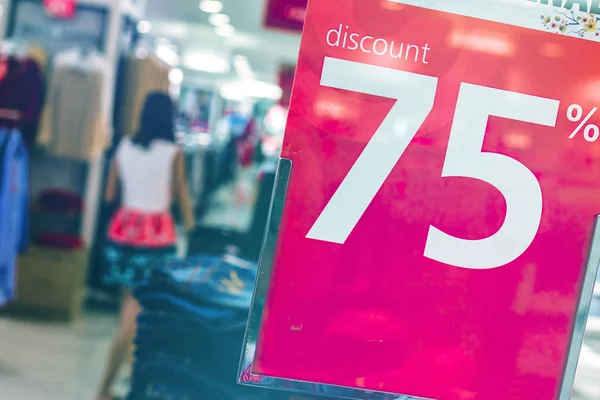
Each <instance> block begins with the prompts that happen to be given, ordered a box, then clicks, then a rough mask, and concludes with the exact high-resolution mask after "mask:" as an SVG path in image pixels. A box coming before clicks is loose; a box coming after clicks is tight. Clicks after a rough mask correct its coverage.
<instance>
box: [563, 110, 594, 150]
mask: <svg viewBox="0 0 600 400" xmlns="http://www.w3.org/2000/svg"><path fill="white" fill-rule="evenodd" d="M596 111H598V107H594V108H592V111H590V112H589V113H588V115H586V116H585V118H583V107H581V106H580V105H579V104H571V105H570V106H569V109H568V110H567V118H568V119H569V121H571V122H579V125H577V128H575V130H574V131H573V132H572V133H571V135H570V136H569V139H573V138H574V137H575V136H577V134H578V133H579V132H581V129H582V128H583V137H584V139H585V140H587V141H588V142H595V141H596V140H598V138H600V128H598V125H595V124H588V121H589V120H590V118H592V116H593V115H594V114H595V113H596Z"/></svg>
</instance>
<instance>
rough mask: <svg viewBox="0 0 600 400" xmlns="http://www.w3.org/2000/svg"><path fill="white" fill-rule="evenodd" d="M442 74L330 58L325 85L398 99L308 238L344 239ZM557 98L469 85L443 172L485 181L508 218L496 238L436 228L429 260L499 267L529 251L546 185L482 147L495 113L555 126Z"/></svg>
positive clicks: (429, 104) (429, 103)
mask: <svg viewBox="0 0 600 400" xmlns="http://www.w3.org/2000/svg"><path fill="white" fill-rule="evenodd" d="M437 82H438V80H437V78H434V77H431V76H427V75H421V74H415V73H411V72H406V71H400V70H395V69H390V68H384V67H378V66H374V65H369V64H362V63H357V62H353V61H346V60H340V59H335V58H330V57H326V58H325V64H324V67H323V73H322V75H321V85H322V86H328V87H332V88H336V89H343V90H350V91H354V92H359V93H365V94H370V95H374V96H381V97H387V98H392V99H396V103H395V104H394V106H393V107H392V109H391V110H390V112H389V113H388V114H387V116H386V117H385V119H384V120H383V122H382V123H381V125H380V126H379V128H378V129H377V131H376V132H375V134H374V135H373V137H372V139H371V140H370V141H369V143H368V144H367V146H366V147H365V149H364V150H363V152H362V153H361V154H360V156H359V157H358V159H357V160H356V162H355V163H354V165H353V166H352V168H351V169H350V171H349V172H348V174H347V175H346V177H345V178H344V180H343V181H342V183H341V184H340V186H339V188H338V189H337V191H336V192H335V193H334V195H333V197H332V198H331V200H330V201H329V203H327V205H326V207H325V209H324V210H323V212H321V214H320V215H319V217H318V219H317V220H316V222H315V223H314V225H313V226H312V228H311V229H310V231H309V232H308V234H307V236H306V237H307V238H309V239H315V240H321V241H325V242H332V243H339V244H343V243H344V242H345V241H346V239H347V238H348V236H349V235H350V233H351V232H352V230H353V229H354V227H355V226H356V224H357V223H358V221H359V219H360V218H361V217H362V215H363V214H364V212H365V210H366V209H367V207H368V206H369V204H370V203H371V201H372V200H373V198H374V197H375V195H376V194H377V192H378V191H379V189H380V188H381V186H382V185H383V183H384V182H385V180H386V179H387V177H388V176H389V174H390V172H391V171H392V169H393V168H394V166H395V165H396V163H397V162H398V160H399V159H400V157H401V156H402V154H403V153H404V151H405V150H406V148H407V147H408V145H409V144H410V142H411V140H412V139H413V138H414V136H415V135H416V134H417V131H418V130H419V128H420V127H421V125H422V124H423V122H424V121H425V119H426V118H427V116H428V115H429V113H430V112H431V109H432V108H433V102H434V99H435V94H436V90H437ZM559 105H560V102H559V101H558V100H552V99H547V98H543V97H536V96H530V95H526V94H522V93H516V92H509V91H506V90H500V89H494V88H489V87H485V86H478V85H472V84H468V83H462V84H461V87H460V92H459V95H458V101H457V104H456V111H455V114H454V120H453V123H452V129H451V131H450V140H449V142H448V148H447V152H446V158H445V161H444V167H443V170H442V177H451V176H454V177H465V178H472V179H478V180H481V181H483V182H486V183H488V184H490V185H492V186H494V187H495V188H496V189H498V190H499V191H500V193H502V195H503V196H504V199H505V200H506V217H505V220H504V223H503V224H502V226H501V227H500V229H499V230H498V231H497V232H496V233H495V234H494V235H492V236H490V237H487V238H484V239H479V240H466V239H460V238H457V237H454V236H451V235H448V234H446V233H444V232H442V231H441V230H439V229H437V228H435V227H434V226H430V227H429V233H428V235H427V243H426V245H425V253H424V255H425V257H428V258H430V259H433V260H436V261H439V262H442V263H445V264H449V265H453V266H456V267H461V268H469V269H490V268H497V267H500V266H503V265H506V264H507V263H509V262H511V261H513V260H515V259H516V258H518V257H519V256H520V255H521V254H523V253H524V252H525V250H527V248H528V247H529V246H530V245H531V243H532V242H533V239H534V238H535V235H536V233H537V231H538V228H539V225H540V221H541V217H542V190H541V187H540V184H539V182H538V180H537V179H536V177H535V175H533V173H532V172H531V171H530V170H529V169H528V168H527V167H526V166H525V165H523V164H521V163H520V162H519V161H517V160H515V159H513V158H511V157H508V156H505V155H501V154H496V153H488V152H482V146H483V140H484V137H485V130H486V126H487V121H488V118H489V116H497V117H502V118H509V119H513V120H518V121H523V122H529V123H533V124H539V125H545V126H551V127H554V126H555V125H556V119H557V117H558V108H559Z"/></svg>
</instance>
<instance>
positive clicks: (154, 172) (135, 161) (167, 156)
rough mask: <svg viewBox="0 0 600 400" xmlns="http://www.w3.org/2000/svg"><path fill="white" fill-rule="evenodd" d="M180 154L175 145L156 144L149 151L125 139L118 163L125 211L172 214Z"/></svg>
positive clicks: (158, 141) (164, 142) (118, 152)
mask: <svg viewBox="0 0 600 400" xmlns="http://www.w3.org/2000/svg"><path fill="white" fill-rule="evenodd" d="M178 151H179V146H178V145H176V144H175V143H171V142H167V141H164V140H153V141H152V143H151V144H150V146H149V147H148V148H147V149H144V148H142V147H140V146H137V145H135V144H133V143H132V142H131V139H129V138H124V139H123V140H122V141H121V143H120V144H119V149H118V150H117V154H116V160H117V165H118V167H119V178H121V187H122V189H123V199H122V202H123V207H125V208H128V209H131V210H136V211H141V212H146V213H160V212H165V211H169V208H170V205H171V187H172V186H171V183H172V180H173V161H174V159H175V155H176V154H177V152H178Z"/></svg>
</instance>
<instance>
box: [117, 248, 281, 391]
mask: <svg viewBox="0 0 600 400" xmlns="http://www.w3.org/2000/svg"><path fill="white" fill-rule="evenodd" d="M255 277H256V264H253V263H250V262H247V261H244V260H241V259H237V258H235V257H232V256H225V257H221V256H195V257H190V258H188V259H186V260H184V261H180V262H176V263H173V264H171V265H169V266H168V267H166V268H165V269H163V270H159V271H156V272H155V274H154V275H153V276H152V278H151V279H150V280H149V281H148V282H147V283H146V284H143V285H141V286H139V287H138V288H136V290H135V292H134V295H135V297H136V298H137V299H138V301H139V302H140V304H141V306H142V309H143V311H142V313H141V314H140V316H139V319H138V334H137V337H136V340H135V346H136V356H135V358H136V360H135V365H134V371H133V378H132V390H131V392H130V394H129V399H131V400H142V399H167V398H168V399H173V400H183V399H196V398H211V399H223V400H226V399H232V400H233V399H241V398H243V399H248V400H251V399H266V398H267V396H268V395H269V393H268V392H267V391H264V390H260V389H254V388H244V387H242V386H239V385H237V384H236V382H235V372H236V371H237V367H238V359H239V350H240V349H241V344H242V339H243V336H244V330H245V326H246V319H247V313H248V307H249V305H250V298H251V296H252V287H253V285H254V279H255Z"/></svg>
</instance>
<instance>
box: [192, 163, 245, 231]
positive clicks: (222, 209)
mask: <svg viewBox="0 0 600 400" xmlns="http://www.w3.org/2000/svg"><path fill="white" fill-rule="evenodd" d="M256 174H257V171H256V169H255V168H248V169H245V170H243V171H242V172H241V173H240V176H239V178H238V179H236V180H235V181H234V182H232V183H230V184H228V185H226V186H224V187H222V188H220V189H219V190H218V191H217V192H216V193H215V194H214V195H213V196H212V199H211V201H210V203H209V206H208V211H207V213H206V214H205V215H204V217H202V218H201V220H200V221H199V225H202V226H210V227H226V228H231V229H234V230H238V231H242V232H243V231H246V230H248V228H249V227H250V223H251V222H252V211H253V204H254V195H255V193H254V189H253V188H254V187H255V185H256Z"/></svg>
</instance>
